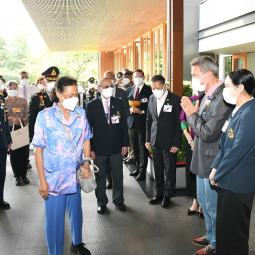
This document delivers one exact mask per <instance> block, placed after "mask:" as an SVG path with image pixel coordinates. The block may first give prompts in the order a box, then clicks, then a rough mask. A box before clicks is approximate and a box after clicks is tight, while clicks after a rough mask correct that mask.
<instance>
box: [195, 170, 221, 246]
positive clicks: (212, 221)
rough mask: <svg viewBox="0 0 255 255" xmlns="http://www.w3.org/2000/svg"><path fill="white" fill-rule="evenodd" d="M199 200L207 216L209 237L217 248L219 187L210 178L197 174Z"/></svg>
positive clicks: (212, 244)
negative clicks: (212, 183)
mask: <svg viewBox="0 0 255 255" xmlns="http://www.w3.org/2000/svg"><path fill="white" fill-rule="evenodd" d="M197 200H198V203H199V205H200V206H201V207H202V209H203V213H204V216H205V224H206V230H207V232H206V236H207V239H208V241H210V242H211V246H212V247H213V249H216V218H217V200H218V192H217V188H216V187H215V186H212V185H211V184H210V182H209V178H202V177H199V176H198V175H197Z"/></svg>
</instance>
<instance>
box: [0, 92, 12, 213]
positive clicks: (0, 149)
mask: <svg viewBox="0 0 255 255" xmlns="http://www.w3.org/2000/svg"><path fill="white" fill-rule="evenodd" d="M7 116H8V112H7V109H6V107H5V102H4V95H3V94H2V93H0V162H1V164H0V208H2V209H4V210H7V209H10V204H9V203H7V202H5V201H4V181H5V175H6V158H7V152H8V151H10V148H11V143H12V139H11V134H10V129H9V123H8V118H7Z"/></svg>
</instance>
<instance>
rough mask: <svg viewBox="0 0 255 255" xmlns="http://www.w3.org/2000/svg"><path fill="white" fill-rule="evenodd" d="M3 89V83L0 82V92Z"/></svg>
mask: <svg viewBox="0 0 255 255" xmlns="http://www.w3.org/2000/svg"><path fill="white" fill-rule="evenodd" d="M3 89H4V84H3V82H2V81H1V80H0V90H3Z"/></svg>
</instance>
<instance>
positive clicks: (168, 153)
mask: <svg viewBox="0 0 255 255" xmlns="http://www.w3.org/2000/svg"><path fill="white" fill-rule="evenodd" d="M151 87H152V92H153V94H154V95H152V96H151V97H150V100H149V105H148V111H147V123H146V148H147V149H149V148H150V146H151V148H152V154H153V163H154V170H155V181H156V192H157V194H156V196H155V197H154V198H152V199H151V200H150V201H149V202H150V204H156V203H158V202H159V201H162V200H163V201H162V207H163V208H166V207H168V206H169V205H170V201H171V197H172V196H173V194H174V191H175V184H176V158H177V152H178V150H179V148H180V146H181V138H182V130H181V122H180V112H181V106H180V103H181V98H180V97H179V96H177V95H175V94H173V93H171V92H170V91H169V90H167V89H166V84H165V78H164V77H163V76H162V75H154V76H153V77H152V78H151ZM164 170H165V171H164ZM164 176H165V178H164ZM164 179H165V181H164Z"/></svg>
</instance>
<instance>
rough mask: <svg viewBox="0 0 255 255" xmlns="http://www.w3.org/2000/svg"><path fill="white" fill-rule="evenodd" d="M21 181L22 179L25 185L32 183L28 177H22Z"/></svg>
mask: <svg viewBox="0 0 255 255" xmlns="http://www.w3.org/2000/svg"><path fill="white" fill-rule="evenodd" d="M20 179H21V182H22V183H24V184H29V183H30V181H29V179H28V178H27V177H20Z"/></svg>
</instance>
